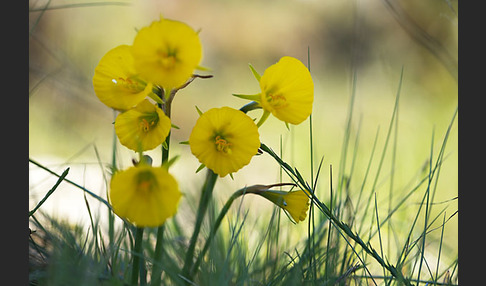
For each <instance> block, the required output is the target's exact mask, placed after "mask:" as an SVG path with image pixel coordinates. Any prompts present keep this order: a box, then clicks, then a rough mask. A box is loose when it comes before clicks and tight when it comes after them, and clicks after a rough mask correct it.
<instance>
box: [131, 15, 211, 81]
mask: <svg viewBox="0 0 486 286" xmlns="http://www.w3.org/2000/svg"><path fill="white" fill-rule="evenodd" d="M132 54H133V57H134V59H135V68H136V70H137V71H138V72H139V73H140V75H141V76H143V77H144V78H146V79H147V80H148V81H150V82H152V83H154V84H156V85H159V86H161V87H164V88H166V89H173V88H176V87H179V86H181V85H182V84H184V83H185V82H186V81H187V80H188V79H189V78H190V77H191V76H192V74H193V72H194V70H195V69H196V68H198V67H199V63H200V61H201V58H202V45H201V42H200V40H199V35H198V33H197V32H196V31H194V30H193V29H192V28H191V27H189V26H188V25H187V24H185V23H182V22H179V21H174V20H169V19H163V18H161V19H160V20H159V21H154V22H152V23H151V25H150V26H147V27H144V28H142V29H140V30H139V31H138V33H137V35H136V36H135V39H134V41H133V45H132Z"/></svg>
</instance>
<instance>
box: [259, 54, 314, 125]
mask: <svg viewBox="0 0 486 286" xmlns="http://www.w3.org/2000/svg"><path fill="white" fill-rule="evenodd" d="M260 88H261V90H262V93H261V102H260V103H261V105H262V107H263V109H265V110H267V111H269V112H271V113H272V114H273V115H274V116H275V117H277V118H278V119H280V120H282V121H284V122H287V123H291V124H300V123H301V122H302V121H304V120H305V119H307V117H309V115H310V114H311V113H312V104H313V101H314V83H313V81H312V77H311V75H310V72H309V70H308V69H307V67H305V66H304V64H302V62H300V61H299V60H297V59H295V58H293V57H282V58H281V59H280V60H279V61H278V62H277V63H276V64H274V65H271V66H270V67H268V68H267V69H266V70H265V72H264V73H263V75H262V77H261V79H260Z"/></svg>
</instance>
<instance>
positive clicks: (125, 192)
mask: <svg viewBox="0 0 486 286" xmlns="http://www.w3.org/2000/svg"><path fill="white" fill-rule="evenodd" d="M109 196H110V204H111V206H112V208H113V211H114V212H115V213H116V214H117V215H118V216H120V217H122V218H125V219H127V220H128V221H130V222H131V223H133V224H135V225H136V226H137V227H157V226H160V225H162V224H163V223H164V222H165V220H166V219H167V218H169V217H172V216H173V215H174V214H175V213H176V212H177V206H178V204H179V199H180V198H181V192H180V190H179V186H178V184H177V181H176V180H175V179H174V177H173V176H172V175H171V174H169V172H168V171H167V169H165V168H164V167H152V166H150V165H146V164H139V165H137V166H135V167H131V168H129V169H127V170H124V171H120V172H117V173H115V174H114V175H113V177H112V179H111V182H110V193H109Z"/></svg>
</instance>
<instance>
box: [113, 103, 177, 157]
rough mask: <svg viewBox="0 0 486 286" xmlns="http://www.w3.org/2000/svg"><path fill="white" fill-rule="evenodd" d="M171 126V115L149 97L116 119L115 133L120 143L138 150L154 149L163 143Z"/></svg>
mask: <svg viewBox="0 0 486 286" xmlns="http://www.w3.org/2000/svg"><path fill="white" fill-rule="evenodd" d="M170 128H171V123H170V119H169V117H167V116H166V115H165V113H164V111H163V110H162V109H160V108H159V107H158V106H156V105H155V104H152V103H151V102H150V101H149V100H148V99H144V100H143V101H142V102H140V103H139V104H138V105H137V106H135V107H134V108H132V109H129V110H127V111H125V112H123V113H121V114H119V115H118V116H117V117H116V119H115V133H116V135H117V137H118V139H119V140H120V143H121V144H122V145H123V146H125V147H127V148H129V149H131V150H134V151H137V152H141V151H146V150H152V149H154V148H155V147H157V146H159V145H160V144H162V142H164V140H165V138H166V137H167V136H168V135H169V132H170Z"/></svg>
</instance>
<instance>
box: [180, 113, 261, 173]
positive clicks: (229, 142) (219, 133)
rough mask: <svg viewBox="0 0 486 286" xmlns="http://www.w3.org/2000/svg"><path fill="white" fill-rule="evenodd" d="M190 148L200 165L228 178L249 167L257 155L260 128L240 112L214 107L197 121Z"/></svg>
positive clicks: (190, 139) (190, 138)
mask: <svg viewBox="0 0 486 286" xmlns="http://www.w3.org/2000/svg"><path fill="white" fill-rule="evenodd" d="M189 145H190V147H191V152H192V154H194V156H196V157H197V158H198V160H199V162H200V163H202V164H204V165H206V167H208V168H209V169H211V170H213V172H215V173H216V174H218V175H219V176H221V177H224V176H226V175H227V174H229V173H233V172H236V171H238V170H239V169H241V168H242V167H244V166H246V165H248V164H249V163H250V161H251V158H252V157H253V155H255V154H256V153H257V151H258V148H259V147H260V139H259V133H258V127H257V126H256V125H255V122H253V120H252V119H251V118H250V117H249V116H248V115H246V114H245V113H243V112H241V111H239V110H236V109H233V108H229V107H222V108H213V109H210V110H208V111H207V112H205V113H203V114H202V115H201V116H200V117H199V119H198V120H197V122H196V124H195V126H194V128H193V129H192V132H191V135H190V137H189Z"/></svg>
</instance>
